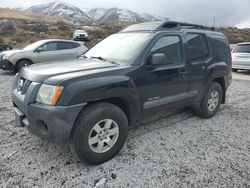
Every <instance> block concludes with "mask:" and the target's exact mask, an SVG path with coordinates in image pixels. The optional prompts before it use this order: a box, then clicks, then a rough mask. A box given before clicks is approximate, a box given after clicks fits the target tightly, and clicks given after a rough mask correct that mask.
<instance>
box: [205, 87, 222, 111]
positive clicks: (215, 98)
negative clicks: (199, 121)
mask: <svg viewBox="0 0 250 188" xmlns="http://www.w3.org/2000/svg"><path fill="white" fill-rule="evenodd" d="M219 99H220V96H219V93H218V91H216V90H214V91H212V92H211V94H210V96H209V98H208V103H207V107H208V110H209V111H210V112H213V111H214V110H215V109H216V107H217V106H218V104H219Z"/></svg>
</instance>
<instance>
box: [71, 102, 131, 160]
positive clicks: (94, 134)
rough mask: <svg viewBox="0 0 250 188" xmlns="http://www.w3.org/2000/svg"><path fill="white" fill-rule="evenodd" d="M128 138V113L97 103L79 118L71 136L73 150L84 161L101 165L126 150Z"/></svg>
mask: <svg viewBox="0 0 250 188" xmlns="http://www.w3.org/2000/svg"><path fill="white" fill-rule="evenodd" d="M127 134H128V120H127V117H126V115H125V113H124V112H123V111H122V110H121V109H120V108H119V107H117V106H115V105H113V104H109V103H97V104H94V105H91V106H89V107H87V108H86V109H85V110H84V111H83V112H82V113H81V114H80V115H79V117H78V119H77V121H76V123H75V126H74V128H73V130H72V133H71V141H70V148H71V150H72V152H73V153H74V154H76V156H77V157H78V158H79V159H80V160H81V161H85V162H87V163H89V164H92V165H98V164H101V163H104V162H106V161H108V160H110V159H111V158H113V157H114V156H115V155H116V154H117V153H118V152H119V151H120V150H121V149H122V147H123V145H124V143H125V141H126V139H127Z"/></svg>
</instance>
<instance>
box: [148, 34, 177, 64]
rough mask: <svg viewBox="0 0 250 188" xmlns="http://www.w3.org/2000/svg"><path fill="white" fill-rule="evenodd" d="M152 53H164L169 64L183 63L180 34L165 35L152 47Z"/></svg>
mask: <svg viewBox="0 0 250 188" xmlns="http://www.w3.org/2000/svg"><path fill="white" fill-rule="evenodd" d="M151 53H152V54H158V53H163V54H165V56H166V60H167V64H180V63H182V56H181V41H180V38H179V37H178V36H165V37H162V38H160V39H159V40H158V41H157V42H156V44H155V45H154V47H153V48H152V49H151Z"/></svg>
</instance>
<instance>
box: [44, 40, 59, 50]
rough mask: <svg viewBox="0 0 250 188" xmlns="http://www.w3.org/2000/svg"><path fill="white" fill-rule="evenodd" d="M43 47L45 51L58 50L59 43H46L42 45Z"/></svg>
mask: <svg viewBox="0 0 250 188" xmlns="http://www.w3.org/2000/svg"><path fill="white" fill-rule="evenodd" d="M42 49H43V51H44V52H46V51H56V50H57V43H56V42H50V43H47V44H44V45H43V46H42Z"/></svg>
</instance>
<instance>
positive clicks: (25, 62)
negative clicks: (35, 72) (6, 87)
mask: <svg viewBox="0 0 250 188" xmlns="http://www.w3.org/2000/svg"><path fill="white" fill-rule="evenodd" d="M30 65H32V62H31V61H29V60H21V61H19V62H18V63H17V66H16V71H17V72H19V71H20V70H21V69H22V68H23V67H27V66H30Z"/></svg>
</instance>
